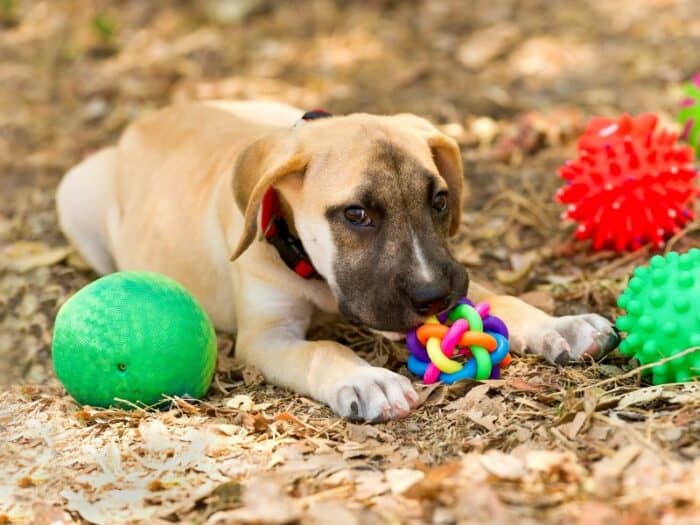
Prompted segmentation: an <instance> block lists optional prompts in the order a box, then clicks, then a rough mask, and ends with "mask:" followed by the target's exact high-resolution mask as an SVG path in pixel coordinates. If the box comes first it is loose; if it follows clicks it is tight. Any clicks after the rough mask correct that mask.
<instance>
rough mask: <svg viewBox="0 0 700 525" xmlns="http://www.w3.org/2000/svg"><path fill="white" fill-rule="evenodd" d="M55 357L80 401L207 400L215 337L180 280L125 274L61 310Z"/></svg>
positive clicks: (100, 281)
mask: <svg viewBox="0 0 700 525" xmlns="http://www.w3.org/2000/svg"><path fill="white" fill-rule="evenodd" d="M52 355H53V363H54V370H55V371H56V376H58V378H59V379H60V380H61V382H62V383H63V385H64V386H65V387H66V390H67V391H68V393H69V394H70V395H71V396H73V397H74V398H75V399H76V401H78V402H79V403H83V404H88V405H92V406H99V407H109V406H118V407H128V406H129V403H133V404H137V405H153V404H155V403H158V402H159V401H161V400H162V397H163V395H170V396H175V395H177V396H183V397H184V396H190V397H195V398H199V397H202V396H203V395H204V394H206V392H207V390H208V389H209V385H210V383H211V379H212V375H213V373H214V366H215V362H216V335H215V333H214V327H213V326H212V324H211V321H210V320H209V318H208V317H207V314H206V313H205V312H204V310H203V309H202V307H201V306H200V305H199V304H198V303H197V301H196V300H195V299H194V298H193V297H192V295H190V294H189V293H188V292H187V290H185V288H183V287H182V286H180V285H179V284H178V283H177V282H175V281H173V280H172V279H170V278H168V277H165V276H164V275H160V274H156V273H146V272H119V273H113V274H110V275H107V276H106V277H102V278H101V279H98V280H96V281H94V282H93V283H90V284H89V285H87V286H86V287H85V288H83V289H81V290H80V291H78V292H77V293H76V294H75V295H74V296H73V297H71V298H70V299H69V300H68V301H67V302H66V303H65V304H64V305H63V306H62V307H61V309H60V310H59V312H58V315H57V316H56V324H55V326H54V336H53V343H52ZM117 399H123V400H126V401H128V402H129V403H122V402H120V401H117Z"/></svg>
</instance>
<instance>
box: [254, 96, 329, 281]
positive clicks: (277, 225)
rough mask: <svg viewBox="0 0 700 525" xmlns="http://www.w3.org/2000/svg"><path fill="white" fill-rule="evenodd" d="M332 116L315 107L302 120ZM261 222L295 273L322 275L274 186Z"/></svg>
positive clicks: (312, 275)
mask: <svg viewBox="0 0 700 525" xmlns="http://www.w3.org/2000/svg"><path fill="white" fill-rule="evenodd" d="M330 116H331V114H330V113H328V112H327V111H324V110H322V109H313V110H311V111H307V112H306V113H304V114H303V115H302V117H301V120H300V122H306V121H309V120H316V119H321V118H328V117H330ZM260 222H261V226H262V231H263V234H264V235H265V238H266V239H267V242H269V243H270V244H272V245H273V246H274V247H275V248H276V249H277V252H278V253H279V254H280V257H281V258H282V260H283V261H284V263H285V264H286V265H287V266H288V267H289V268H291V269H292V270H293V271H294V273H296V274H297V275H299V276H301V277H303V278H304V279H312V278H314V277H315V278H320V277H321V276H320V275H319V274H318V272H317V271H316V269H315V268H314V265H313V264H311V259H309V256H308V254H307V253H306V250H305V249H304V245H303V244H302V243H301V240H300V239H299V238H298V237H295V236H294V235H292V233H291V231H290V230H289V225H288V224H287V223H286V222H285V220H284V219H283V218H282V213H281V209H280V200H279V197H278V196H277V191H276V190H275V189H274V188H269V189H268V190H267V191H266V192H265V195H264V196H263V201H262V210H261V217H260Z"/></svg>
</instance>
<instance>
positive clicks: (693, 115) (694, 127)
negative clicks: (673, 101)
mask: <svg viewBox="0 0 700 525" xmlns="http://www.w3.org/2000/svg"><path fill="white" fill-rule="evenodd" d="M683 93H684V94H685V99H684V100H683V102H682V103H681V109H680V111H679V112H678V122H680V124H681V126H683V132H682V134H681V138H682V139H684V140H686V141H687V142H688V144H690V145H691V146H692V147H693V148H695V153H696V154H697V155H700V74H698V75H695V78H694V79H693V81H692V82H688V83H687V84H685V85H684V86H683Z"/></svg>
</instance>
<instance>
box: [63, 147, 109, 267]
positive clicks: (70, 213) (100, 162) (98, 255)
mask: <svg viewBox="0 0 700 525" xmlns="http://www.w3.org/2000/svg"><path fill="white" fill-rule="evenodd" d="M116 158H117V153H116V148H105V149H103V150H100V151H98V152H97V153H95V154H93V155H91V156H90V157H88V158H87V159H85V160H84V161H82V162H81V163H80V164H78V165H77V166H74V167H73V168H72V169H71V170H70V171H69V172H68V173H66V175H65V176H64V177H63V180H61V183H60V184H59V186H58V190H57V191H56V208H57V211H58V222H59V224H60V225H61V230H63V233H64V234H65V236H66V237H67V238H68V240H69V241H70V242H71V244H72V245H73V246H74V247H75V248H77V249H78V251H79V252H80V254H81V255H82V256H83V257H84V258H85V260H86V261H87V262H88V263H89V264H90V266H92V267H93V268H94V269H95V271H97V272H98V273H100V274H107V273H110V272H113V271H115V269H116V265H115V263H114V259H113V258H112V256H111V254H110V252H109V243H108V240H107V233H106V232H107V214H108V211H109V209H110V205H111V203H112V181H113V177H114V171H115V169H116Z"/></svg>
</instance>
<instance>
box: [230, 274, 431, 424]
mask: <svg viewBox="0 0 700 525" xmlns="http://www.w3.org/2000/svg"><path fill="white" fill-rule="evenodd" d="M241 292H242V293H239V294H238V299H237V303H238V304H237V313H238V335H237V338H236V356H237V357H238V358H239V359H241V360H242V361H243V362H245V363H248V364H252V365H255V366H256V367H257V368H258V369H259V370H260V372H261V373H262V374H263V376H264V377H265V379H266V380H267V381H268V382H270V383H273V384H275V385H279V386H283V387H287V388H290V389H292V390H294V391H296V392H299V393H302V394H306V395H309V396H311V397H313V398H314V399H317V400H318V401H321V402H323V403H326V404H327V405H328V406H330V407H331V408H332V409H333V410H334V411H335V412H336V413H337V414H338V415H340V416H342V417H347V418H349V419H354V420H365V421H384V420H387V419H394V418H400V417H404V416H406V415H407V414H408V413H409V412H410V411H411V409H412V408H414V407H415V406H416V405H417V402H418V395H417V394H416V392H415V390H414V389H413V386H412V385H411V382H410V381H409V380H408V379H407V378H405V377H403V376H401V375H399V374H396V373H394V372H392V371H390V370H387V369H385V368H380V367H374V366H370V365H369V363H367V362H366V361H364V360H362V359H360V358H359V357H358V356H357V355H355V353H354V352H353V351H352V350H350V349H349V348H347V347H345V346H343V345H341V344H338V343H336V342H333V341H307V340H306V331H307V329H308V327H309V322H310V319H311V315H312V313H313V306H312V305H311V304H310V303H309V302H308V301H307V300H306V299H304V298H299V297H290V296H289V295H287V294H286V293H285V292H284V291H282V290H280V289H277V288H274V287H272V286H270V285H268V284H266V283H264V282H247V283H246V284H245V285H244V287H243V290H241Z"/></svg>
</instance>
